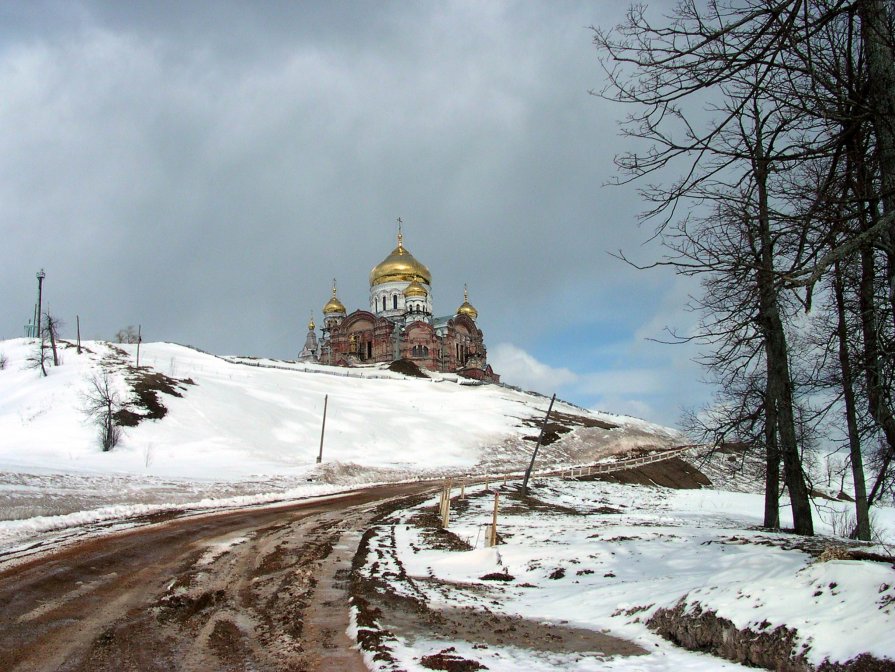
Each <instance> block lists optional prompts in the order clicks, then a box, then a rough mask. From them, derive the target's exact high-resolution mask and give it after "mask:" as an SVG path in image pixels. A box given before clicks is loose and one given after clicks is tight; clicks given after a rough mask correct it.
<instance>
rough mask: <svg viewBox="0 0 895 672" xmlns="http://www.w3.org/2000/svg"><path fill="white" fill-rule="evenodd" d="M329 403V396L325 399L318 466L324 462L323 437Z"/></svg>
mask: <svg viewBox="0 0 895 672" xmlns="http://www.w3.org/2000/svg"><path fill="white" fill-rule="evenodd" d="M328 402H329V395H328V394H327V395H325V396H324V397H323V425H322V426H321V427H320V452H319V453H317V464H320V463H321V462H323V435H324V433H326V405H327V403H328Z"/></svg>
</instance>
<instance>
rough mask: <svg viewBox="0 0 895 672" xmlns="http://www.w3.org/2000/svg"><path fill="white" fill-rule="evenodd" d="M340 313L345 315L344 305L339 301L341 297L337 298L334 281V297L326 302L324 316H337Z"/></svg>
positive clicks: (334, 282)
mask: <svg viewBox="0 0 895 672" xmlns="http://www.w3.org/2000/svg"><path fill="white" fill-rule="evenodd" d="M338 313H342V314H344V313H345V306H344V304H343V303H342V302H341V301H339V297H337V296H336V281H335V280H333V295H332V297H331V298H330V300H329V301H327V302H326V305H325V306H323V314H324V315H336V314H338Z"/></svg>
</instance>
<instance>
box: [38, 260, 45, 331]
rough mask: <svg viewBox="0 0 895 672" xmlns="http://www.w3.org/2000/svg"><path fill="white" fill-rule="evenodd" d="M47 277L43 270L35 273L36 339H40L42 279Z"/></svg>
mask: <svg viewBox="0 0 895 672" xmlns="http://www.w3.org/2000/svg"><path fill="white" fill-rule="evenodd" d="M45 277H47V274H46V273H45V272H44V269H40V270H39V271H38V272H37V337H38V338H40V313H41V310H42V307H41V306H42V302H43V286H44V278H45Z"/></svg>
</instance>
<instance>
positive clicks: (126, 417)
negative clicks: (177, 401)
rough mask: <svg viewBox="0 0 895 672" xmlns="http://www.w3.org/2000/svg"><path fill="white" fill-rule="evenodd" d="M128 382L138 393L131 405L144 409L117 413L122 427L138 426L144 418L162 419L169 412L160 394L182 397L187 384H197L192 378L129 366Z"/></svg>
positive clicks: (117, 418) (116, 418) (116, 417)
mask: <svg viewBox="0 0 895 672" xmlns="http://www.w3.org/2000/svg"><path fill="white" fill-rule="evenodd" d="M126 378H127V382H128V383H129V384H130V386H131V389H133V391H134V394H136V397H137V398H136V400H135V401H133V402H132V404H131V406H132V407H135V408H137V409H138V410H140V411H142V412H139V413H135V412H134V411H133V410H130V409H124V410H121V411H118V412H117V413H116V414H115V421H116V423H117V424H118V425H120V426H122V427H136V426H137V425H138V424H139V423H140V422H141V421H143V420H161V419H162V418H164V417H165V416H166V415H167V414H168V409H167V408H166V407H165V405H164V404H163V403H162V401H161V398H160V397H159V394H168V395H171V396H172V397H182V396H183V394H182V393H181V392H182V391H183V390H186V386H187V385H195V384H196V383H195V382H193V380H192V379H190V378H184V379H178V378H171V377H170V376H166V375H165V374H163V373H160V372H159V371H153V370H152V369H149V368H147V367H140V368H136V367H128V373H127V375H126Z"/></svg>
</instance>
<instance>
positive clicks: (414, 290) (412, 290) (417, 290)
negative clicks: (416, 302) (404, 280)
mask: <svg viewBox="0 0 895 672" xmlns="http://www.w3.org/2000/svg"><path fill="white" fill-rule="evenodd" d="M404 296H405V297H406V298H408V299H410V298H413V297H416V296H419V297H422V298H425V297H427V296H429V292H427V291H426V288H425V287H423V286H422V285H421V284H420V283H419V282H418V281H417V280H414V281H413V282H411V283H410V284H409V285H407V287H406V288H405V289H404Z"/></svg>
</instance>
